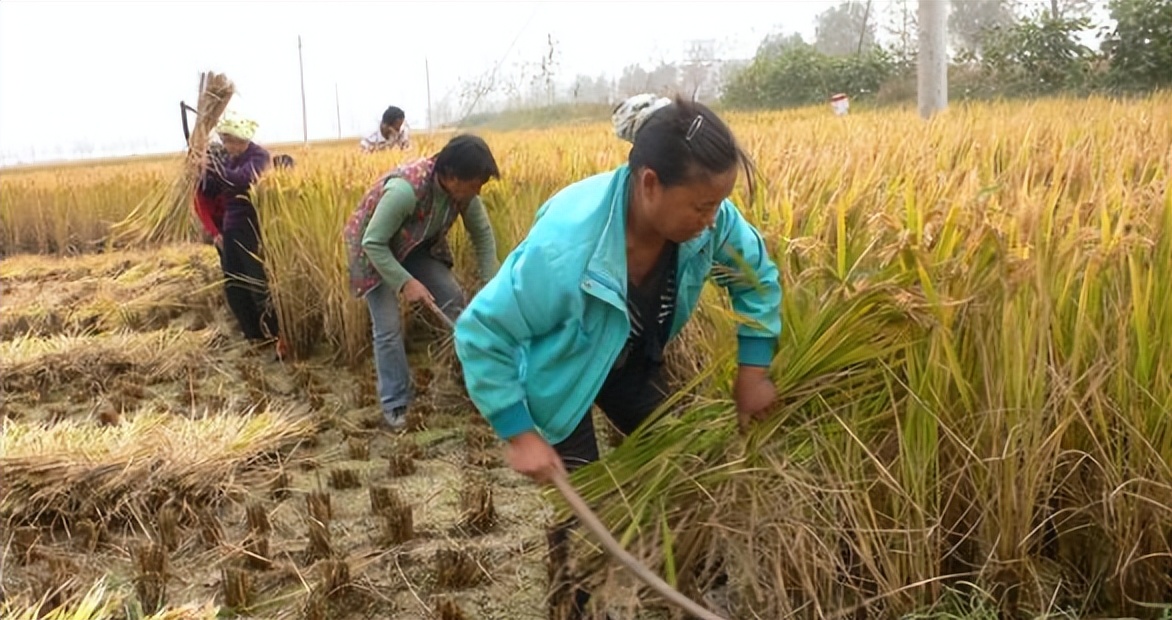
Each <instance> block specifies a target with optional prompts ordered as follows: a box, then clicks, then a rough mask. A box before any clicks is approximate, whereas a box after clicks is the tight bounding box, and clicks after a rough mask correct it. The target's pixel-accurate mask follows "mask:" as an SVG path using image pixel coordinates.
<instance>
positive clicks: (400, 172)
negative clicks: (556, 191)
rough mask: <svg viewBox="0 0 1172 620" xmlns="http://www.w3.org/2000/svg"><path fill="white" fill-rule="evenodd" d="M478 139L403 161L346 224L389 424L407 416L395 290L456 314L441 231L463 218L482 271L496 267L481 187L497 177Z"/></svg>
mask: <svg viewBox="0 0 1172 620" xmlns="http://www.w3.org/2000/svg"><path fill="white" fill-rule="evenodd" d="M499 177H500V171H499V170H498V169H497V164H496V160H495V159H494V158H493V156H492V151H490V150H489V148H488V145H487V144H485V142H484V140H482V139H480V138H478V137H476V136H472V135H460V136H456V137H455V138H452V140H451V141H450V142H448V143H447V145H446V146H444V148H443V149H442V150H441V151H440V152H439V153H438V154H436V155H434V156H432V157H428V158H424V159H418V160H415V161H411V162H408V163H405V164H403V165H402V166H400V167H398V168H395V169H394V170H391V171H390V172H388V173H387V174H385V175H383V176H382V177H380V178H379V179H378V181H376V182H375V184H374V186H373V187H372V188H371V189H370V190H369V191H367V193H366V195H365V196H363V198H362V201H361V202H360V203H359V206H358V208H357V209H356V210H355V212H354V214H353V215H352V216H351V218H350V221H349V222H348V223H347V225H346V230H345V238H346V243H347V246H348V252H349V259H350V285H351V290H352V292H353V293H354V294H355V295H356V296H358V297H360V298H365V299H366V303H367V306H368V307H369V308H370V318H371V324H372V330H373V336H374V365H375V369H376V371H377V373H378V392H379V400H380V402H381V404H382V411H383V417H384V419H385V421H386V423H387V426H389V427H390V428H391V429H398V428H402V427H403V425H404V424H405V423H406V412H407V406H408V404H410V402H411V399H412V389H411V371H410V368H409V367H408V365H407V353H406V350H405V349H404V344H403V333H402V325H401V322H400V313H399V303H400V297H402V299H403V301H406V302H407V303H409V304H419V303H423V304H427V305H430V306H431V307H432V309H433V310H434V311H436V312H443V313H444V314H445V315H447V316H448V318H449V319H451V320H455V318H456V317H457V316H458V315H459V314H460V312H461V311H462V310H463V308H464V293H463V291H462V290H461V289H460V285H459V283H458V282H456V278H455V277H454V276H453V274H452V271H451V268H452V264H453V260H452V255H451V251H450V249H449V247H448V242H447V234H448V230H449V229H450V228H451V227H452V224H453V223H454V222H455V220H456V217H460V218H462V219H463V221H464V228H465V229H466V230H467V231H468V233H469V237H470V238H471V240H472V245H473V247H474V248H475V250H476V261H477V264H478V265H479V268H480V277H481V278H482V279H483V280H488V279H489V278H491V277H492V275H493V274H494V273H496V269H497V257H496V241H495V239H494V238H493V232H492V225H491V224H490V223H489V220H488V213H487V212H486V211H485V208H484V204H483V203H482V202H481V201H480V197H479V195H480V189H481V187H482V186H483V185H484V184H485V183H487V182H488V180H489V179H494V178H499Z"/></svg>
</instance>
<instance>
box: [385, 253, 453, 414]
mask: <svg viewBox="0 0 1172 620" xmlns="http://www.w3.org/2000/svg"><path fill="white" fill-rule="evenodd" d="M402 265H403V268H404V269H406V270H407V272H408V273H410V274H411V276H412V277H414V278H415V279H416V280H419V282H420V283H422V284H423V286H426V287H427V290H428V291H430V292H431V295H432V297H434V298H435V303H436V305H437V306H439V307H440V309H442V310H443V311H444V314H446V315H447V316H448V318H450V319H452V320H453V321H455V320H456V317H457V316H459V315H460V312H462V311H463V310H464V304H465V302H464V291H463V290H462V289H461V288H460V284H459V283H458V282H456V278H455V277H454V276H453V275H452V271H451V270H450V269H448V266H447V265H445V264H443V263H441V262H440V261H438V260H436V259H435V258H432V256H431V255H430V254H429V253H428V252H427V251H426V250H419V251H415V252H412V253H411V254H409V255H407V258H406V259H404V260H403V261H402ZM366 305H367V307H369V308H370V323H371V327H372V331H373V332H374V368H375V371H376V372H377V373H378V395H379V401H380V403H381V404H382V409H383V415H384V416H386V417H387V419H388V420H389V419H390V418H391V415H392V414H393V412H394V411H395V410H396V409H398V408H400V407H406V406H407V405H408V404H410V403H411V399H412V397H413V393H412V389H411V368H410V367H409V366H408V364H407V350H406V348H405V347H404V344H403V322H402V315H401V314H400V311H399V292H398V291H395V290H391V287H390V285H388V284H387V283H386V282H383V283H381V284H379V285H378V286H376V287H374V288H373V289H371V290H370V292H368V293H367V294H366ZM421 311H422V312H431V311H430V310H427V309H422V310H421Z"/></svg>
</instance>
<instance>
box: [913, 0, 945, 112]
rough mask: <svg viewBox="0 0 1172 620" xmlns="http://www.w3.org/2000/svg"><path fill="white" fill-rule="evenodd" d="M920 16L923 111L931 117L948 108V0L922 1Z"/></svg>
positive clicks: (919, 75)
mask: <svg viewBox="0 0 1172 620" xmlns="http://www.w3.org/2000/svg"><path fill="white" fill-rule="evenodd" d="M919 17H920V24H919V25H920V55H919V60H918V61H917V63H916V77H917V82H918V84H917V88H918V90H917V92H918V95H919V97H918V99H919V110H920V116H921V117H923V118H931V117H932V116H933V115H934V114H936V113H937V112H940V111H942V110H944V109H945V108H947V107H948V0H919Z"/></svg>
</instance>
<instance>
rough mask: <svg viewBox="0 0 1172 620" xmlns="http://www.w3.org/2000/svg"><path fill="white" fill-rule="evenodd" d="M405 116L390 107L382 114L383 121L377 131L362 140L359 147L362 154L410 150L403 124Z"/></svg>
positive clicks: (409, 138) (405, 126) (405, 127)
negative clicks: (386, 150) (395, 149)
mask: <svg viewBox="0 0 1172 620" xmlns="http://www.w3.org/2000/svg"><path fill="white" fill-rule="evenodd" d="M406 120H407V115H406V114H404V113H403V110H401V109H399V108H397V107H395V106H391V107H389V108H387V109H386V111H385V112H383V120H382V122H381V123H379V126H378V131H376V132H374V133H372V134H370V135H369V136H367V137H365V138H363V139H362V142H361V144H360V146H361V147H362V150H363V152H366V153H373V152H375V151H381V150H383V149H393V148H396V147H397V148H399V149H402V150H404V151H405V150H407V149H409V148H411V137H410V136H409V135H408V133H407V125H406V124H405V123H406Z"/></svg>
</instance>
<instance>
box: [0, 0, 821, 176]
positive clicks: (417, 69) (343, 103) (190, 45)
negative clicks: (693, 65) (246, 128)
mask: <svg viewBox="0 0 1172 620" xmlns="http://www.w3.org/2000/svg"><path fill="white" fill-rule="evenodd" d="M831 4H833V0H784V1H772V2H766V1H756V2H753V1H744V0H740V1H738V0H720V1H715V2H703V1H689V0H660V1H642V2H640V1H632V0H626V1H607V0H593V1H589V0H580V1H567V0H558V1H553V0H549V1H519V0H514V1H496V2H492V1H487V0H485V1H479V2H474V1H463V2H454V1H444V0H429V1H426V2H374V1H366V2H359V1H350V2H342V1H336V0H335V1H330V2H323V1H309V0H302V1H295V2H276V1H265V2H259V1H254V2H238V1H227V0H216V1H204V2H190V1H180V0H155V1H149V0H122V1H101V0H73V1H53V0H3V1H0V163H15V162H17V161H29V160H34V159H35V160H45V159H58V158H63V157H72V156H78V155H85V154H86V151H87V150H89V151H92V153H90V154H93V155H121V154H128V153H134V152H148V151H160V150H164V151H165V150H179V149H181V148H182V147H183V132H182V129H181V127H180V123H179V118H178V102H179V100H180V99H184V100H186V101H187V102H188V103H190V104H192V105H194V103H195V100H196V98H197V95H198V93H197V92H196V91H197V88H198V82H199V73H200V71H204V70H215V71H221V72H224V73H226V74H227V75H228V76H229V77H230V78H231V79H232V80H233V81H234V82H235V83H236V86H237V96H236V97H235V98H234V99H233V103H232V105H233V107H236V108H238V109H240V110H241V111H243V112H246V113H248V114H250V115H252V116H254V117H255V118H257V120H259V122H260V130H259V132H258V134H257V140H258V141H260V142H265V141H270V142H276V141H292V140H299V139H300V138H301V135H302V129H301V96H300V82H299V77H298V61H297V36H298V35H301V37H302V42H303V50H302V53H303V55H304V62H305V88H306V100H307V108H308V115H307V117H308V125H309V136H310V138H311V139H313V138H328V137H336V136H337V135H338V130H339V128H338V121H337V111H336V108H335V96H334V88H335V84H337V89H338V95H339V100H340V108H341V125H342V127H341V132H342V134H343V135H355V136H356V135H359V134H364V133H369V132H371V131H373V130H374V129H375V128H376V127H377V123H378V118H379V116H380V115H381V113H382V110H383V109H384V108H385V107H386V106H387V105H390V104H395V105H399V106H400V107H402V108H404V110H406V113H407V121H408V123H409V124H411V125H414V126H417V127H423V126H424V125H425V124H426V119H427V90H426V85H427V83H426V76H425V72H424V60H425V59H426V60H427V63H428V64H429V66H430V75H431V94H432V99H433V101H438V100H439V99H440V98H441V97H443V95H444V94H445V93H450V92H454V91H455V92H458V91H456V90H455V89H458V86H459V83H460V82H459V80H460V79H461V78H463V79H464V80H469V79H474V78H476V77H477V76H479V75H482V74H484V73H485V72H487V71H489V70H491V68H492V67H493V65H495V64H497V63H500V64H501V65H502V66H503V70H510V69H512V68H515V67H516V66H517V65H518V63H522V62H531V63H532V62H537V61H539V60H540V58H541V56H542V55H543V54H544V53H545V51H546V49H547V42H546V37H547V35H550V34H552V35H553V38H554V40H555V41H556V44H557V50H558V53H559V55H560V67H559V77H560V78H561V80H562V81H564V82H568V81H570V79H572V77H573V76H574V75H575V74H578V73H584V74H590V75H597V74H599V73H601V72H606V73H608V74H610V75H611V76H614V77H617V76H618V75H619V74H620V72H621V71H622V68H623V67H624V66H626V65H628V64H633V63H643V64H644V66H649V65H650V64H653V63H657V62H658V61H659V60H661V59H664V60H669V61H672V60H679V59H681V58H682V57H683V54H684V51H685V49H686V46H687V43H688V42H689V41H690V40H695V39H706V40H713V41H715V42H716V44H717V53H718V56H720V57H722V58H748V57H751V56H752V53H753V51H754V50H755V48H756V46H757V44H758V43H759V42H760V40H761V38H762V37H763V36H765V35H766V34H768V33H769V32H771V31H773V30H776V29H777V28H778V27H781V28H784V29H785V30H786V31H799V32H802V33H803V35H804V36H806V37H807V39H809V38H810V36H811V35H812V34H813V23H814V17H815V16H816V15H817V13H818V12H820V11H822V10H824V9H825V8H827V7H828V6H830V5H831Z"/></svg>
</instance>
